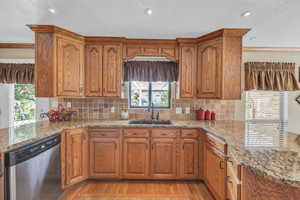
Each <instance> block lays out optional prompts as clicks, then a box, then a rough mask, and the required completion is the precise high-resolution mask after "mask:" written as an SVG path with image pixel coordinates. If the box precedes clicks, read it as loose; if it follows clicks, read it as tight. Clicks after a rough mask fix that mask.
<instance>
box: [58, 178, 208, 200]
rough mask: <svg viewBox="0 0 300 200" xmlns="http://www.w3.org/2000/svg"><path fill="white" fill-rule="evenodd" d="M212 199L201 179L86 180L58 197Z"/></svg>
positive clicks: (75, 199) (86, 199)
mask: <svg viewBox="0 0 300 200" xmlns="http://www.w3.org/2000/svg"><path fill="white" fill-rule="evenodd" d="M105 198H108V199H110V198H121V199H123V198H124V199H125V198H126V200H127V199H128V198H129V199H128V200H130V198H133V199H135V198H137V199H145V200H148V199H151V200H156V199H157V200H161V199H162V200H165V199H167V200H173V199H174V200H214V199H213V198H212V196H211V194H210V193H209V191H208V190H207V188H206V186H205V185H204V184H203V183H202V182H195V181H180V182H179V181H178V182H177V181H92V180H90V181H87V182H84V183H82V184H79V185H76V186H73V187H71V188H69V189H67V190H66V192H65V193H64V194H63V195H62V196H61V197H60V198H59V200H104V199H105Z"/></svg>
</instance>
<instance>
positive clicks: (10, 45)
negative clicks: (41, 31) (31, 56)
mask: <svg viewBox="0 0 300 200" xmlns="http://www.w3.org/2000/svg"><path fill="white" fill-rule="evenodd" d="M0 48H6V49H33V48H34V44H32V43H0Z"/></svg>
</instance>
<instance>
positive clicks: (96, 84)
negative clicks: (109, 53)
mask: <svg viewBox="0 0 300 200" xmlns="http://www.w3.org/2000/svg"><path fill="white" fill-rule="evenodd" d="M85 52H86V53H85V95H86V96H88V97H100V96H102V95H103V94H102V76H103V75H102V67H103V66H102V53H103V46H101V45H88V46H87V47H86V49H85Z"/></svg>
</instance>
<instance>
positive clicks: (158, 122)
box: [129, 120, 172, 125]
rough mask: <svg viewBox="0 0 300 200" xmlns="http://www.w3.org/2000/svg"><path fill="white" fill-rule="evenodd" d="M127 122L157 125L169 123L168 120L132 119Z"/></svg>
mask: <svg viewBox="0 0 300 200" xmlns="http://www.w3.org/2000/svg"><path fill="white" fill-rule="evenodd" d="M129 124H158V125H171V124H172V122H171V121H170V120H133V121H129Z"/></svg>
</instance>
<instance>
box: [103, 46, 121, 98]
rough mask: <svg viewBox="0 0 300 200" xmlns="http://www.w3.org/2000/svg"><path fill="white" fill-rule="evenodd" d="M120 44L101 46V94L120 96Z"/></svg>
mask: <svg viewBox="0 0 300 200" xmlns="http://www.w3.org/2000/svg"><path fill="white" fill-rule="evenodd" d="M121 71H122V66H121V46H120V45H104V47H103V96H105V97H119V96H121V74H122V73H121Z"/></svg>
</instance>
